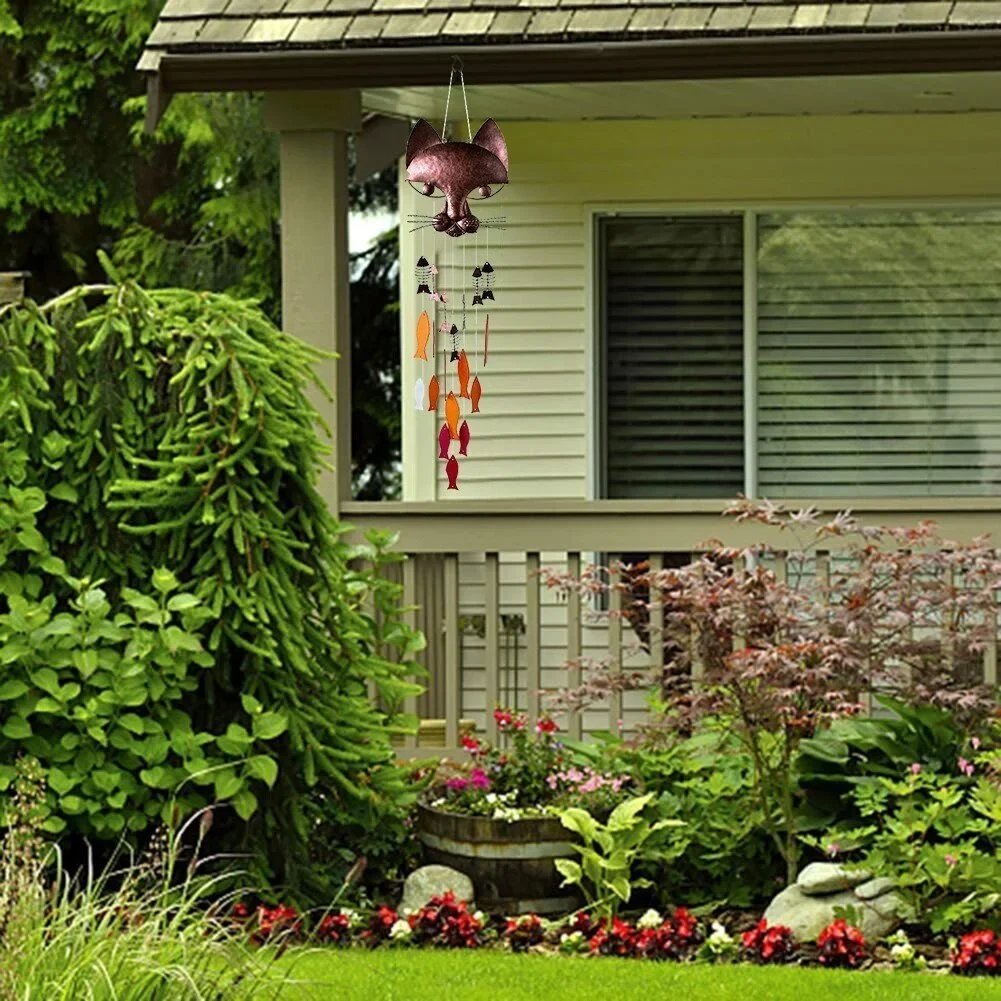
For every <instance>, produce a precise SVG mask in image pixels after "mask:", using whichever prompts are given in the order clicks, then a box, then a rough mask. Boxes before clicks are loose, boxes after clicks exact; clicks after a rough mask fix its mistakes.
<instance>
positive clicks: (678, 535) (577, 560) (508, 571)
mask: <svg viewBox="0 0 1001 1001" xmlns="http://www.w3.org/2000/svg"><path fill="white" fill-rule="evenodd" d="M786 503H787V506H789V507H793V506H798V505H797V504H796V502H786ZM802 506H809V502H803V504H802ZM845 507H851V508H852V510H853V512H854V513H855V514H856V515H857V516H858V517H859V518H860V519H861V520H862V521H863V522H864V523H866V524H882V525H908V524H914V523H916V522H918V521H920V520H923V519H929V518H930V519H932V520H934V521H935V522H937V523H938V525H939V527H940V530H941V534H942V536H943V537H945V538H949V539H956V540H960V541H965V540H969V539H972V538H974V537H976V536H980V535H983V534H991V535H993V536H994V537H995V538H996V539H1001V501H995V500H994V499H992V498H986V499H975V500H974V499H963V500H953V499H948V500H943V501H942V502H936V501H934V500H931V501H928V500H924V501H920V502H909V501H886V502H883V501H867V502H865V503H862V504H860V503H855V504H849V503H847V502H845V503H844V504H841V503H839V504H826V505H824V508H825V510H827V511H830V512H831V513H832V514H833V513H834V512H835V511H837V510H842V509H844V508H845ZM721 508H722V504H721V503H720V502H719V501H702V502H695V503H693V502H671V501H649V502H644V501H629V502H625V501H544V500H540V501H521V502H487V501H474V502H439V503H424V502H417V503H409V502H400V503H396V502H385V503H371V502H367V503H366V502H352V503H346V504H344V505H343V506H342V511H341V516H342V518H343V519H344V520H345V521H347V522H349V523H351V524H352V525H353V526H355V528H356V529H357V531H358V532H359V533H360V532H363V531H365V530H366V529H368V528H380V529H391V530H393V531H395V532H397V533H398V534H399V542H398V544H397V548H398V549H399V551H401V552H403V553H405V554H407V556H408V557H410V558H409V559H408V560H407V561H406V562H405V563H404V564H403V565H402V571H401V575H402V584H403V592H404V602H405V604H406V605H407V606H409V607H410V611H409V612H408V613H407V614H408V616H409V618H410V623H411V625H413V626H415V627H417V628H421V629H422V630H423V631H424V632H425V634H426V635H427V637H428V649H427V651H426V653H425V667H426V668H427V671H428V680H427V685H428V692H427V694H426V695H425V696H422V697H421V699H420V701H419V702H418V701H414V702H413V703H412V704H411V705H409V706H408V707H407V708H408V710H409V711H419V713H420V715H421V716H422V718H424V720H425V724H424V727H423V730H424V733H423V738H422V739H420V740H419V741H418V743H420V744H424V745H425V746H436V747H444V748H445V749H448V750H452V749H455V748H456V747H457V746H458V744H459V733H460V727H461V726H462V725H463V720H468V721H471V722H473V723H474V724H476V725H477V727H478V729H480V730H481V731H482V732H485V733H486V735H487V737H488V738H490V739H496V737H497V733H496V725H495V722H494V719H493V715H492V712H491V710H492V708H493V707H494V706H495V705H497V704H501V703H502V702H505V701H510V695H511V686H510V684H507V685H505V684H504V671H505V667H508V668H509V665H505V664H504V663H502V654H503V653H504V651H505V650H506V649H508V646H506V645H505V644H506V640H507V637H506V636H505V634H504V631H503V629H504V623H505V622H509V621H510V620H511V619H512V618H514V619H517V617H518V616H521V623H520V626H521V628H522V629H523V631H520V633H519V637H518V643H517V647H516V649H517V651H519V656H520V651H521V650H522V649H523V654H524V664H523V665H522V664H520V663H519V664H518V665H517V672H516V673H517V679H516V690H517V691H516V694H520V698H521V705H520V708H522V709H524V710H526V711H527V712H528V715H529V717H530V718H534V717H536V716H537V715H538V714H539V712H540V711H541V708H542V697H543V696H542V695H541V694H540V693H542V692H544V691H546V690H552V689H556V688H560V687H564V686H565V685H566V684H568V683H569V682H570V680H571V678H570V677H569V676H568V674H567V670H566V667H565V664H566V662H567V661H576V660H577V659H578V658H580V657H581V656H582V655H584V656H592V657H599V656H600V657H602V658H607V659H608V660H609V661H610V663H611V665H612V667H613V669H615V668H616V667H617V668H618V669H626V666H627V665H625V663H624V657H625V656H626V655H627V652H628V647H629V646H630V644H629V640H628V638H627V637H624V636H623V624H622V623H623V620H622V619H621V618H616V617H615V616H611V617H609V618H608V619H607V621H606V622H605V623H604V624H603V625H598V624H596V623H595V622H594V616H593V615H590V614H589V612H590V611H591V610H590V609H589V608H586V607H583V605H584V604H585V603H583V602H582V600H581V598H580V596H579V595H577V594H570V595H569V596H557V595H556V594H555V593H554V592H552V591H549V590H548V589H546V588H545V586H544V584H543V583H542V582H541V580H540V578H539V573H538V572H539V569H540V567H543V566H552V565H556V566H560V567H563V568H565V569H566V570H568V571H569V572H570V573H571V574H576V573H579V571H580V570H581V568H582V566H584V565H585V564H586V563H587V562H589V561H591V560H593V559H595V557H596V556H600V559H601V560H602V561H603V562H605V563H606V565H609V566H611V565H614V564H615V562H616V561H617V560H619V559H620V558H622V557H623V556H626V555H628V554H650V557H649V558H650V562H651V565H652V568H653V569H657V568H658V567H659V564H660V561H661V559H662V557H661V556H660V555H657V554H687V555H695V554H697V553H699V552H701V551H704V550H705V549H707V548H710V547H711V546H714V545H717V544H722V545H725V546H748V545H754V544H757V543H766V544H768V545H770V546H773V547H774V549H775V552H776V556H777V559H778V565H779V567H780V568H781V566H782V565H783V549H784V547H787V546H788V545H789V543H790V539H789V536H788V535H785V534H781V533H779V532H777V531H775V530H772V529H769V528H767V527H766V526H762V525H760V524H757V523H744V524H738V523H736V522H734V521H733V520H732V519H729V518H724V517H722V516H721V514H720V512H721ZM769 533H772V534H771V535H770V534H769ZM834 552H836V540H835V544H834V545H832V547H831V553H834ZM819 555H820V558H821V562H823V560H824V559H825V558H826V557H827V555H828V554H819ZM620 600H621V598H620V592H618V591H616V590H614V589H613V590H612V591H611V592H610V594H609V598H608V601H609V609H610V610H612V611H614V610H616V609H617V608H618V607H619V605H618V603H619V601H620ZM659 614H660V610H659V609H658V608H657V607H656V606H654V608H653V609H652V612H651V622H650V632H651V635H654V636H655V635H658V634H659V631H660V629H661V628H662V625H663V623H662V622H661V621H659V618H658V615H659ZM471 622H472V623H474V624H475V625H477V626H479V628H474V629H464V628H463V626H468V625H469V623H471ZM508 645H509V644H508ZM649 647H650V650H649V653H648V654H647V655H646V656H647V658H648V659H647V660H645V661H644V662H643V663H639V662H637V663H636V664H635V665H629V666H628V669H633V666H635V667H636V668H639V667H641V666H642V667H650V668H657V667H660V666H662V658H663V647H662V644H660V643H651V644H649ZM983 670H984V677H985V680H986V681H988V682H991V683H994V682H996V681H997V649H996V645H995V644H991V645H989V646H988V649H987V650H986V653H985V656H984V664H983ZM471 678H472V679H475V680H474V681H471V680H470V679H471ZM464 696H465V702H464ZM628 711H629V707H628V706H624V705H623V696H622V695H621V694H619V695H616V696H613V697H612V698H611V700H610V701H609V704H608V705H607V706H606V707H605V710H604V711H603V713H599V714H595V713H593V712H592V713H591V714H590V715H589V717H586V718H585V717H584V716H583V714H581V713H572V714H570V716H569V717H568V719H567V728H568V730H569V735H570V736H571V737H574V738H576V737H580V736H581V734H582V733H583V732H584V731H585V730H595V729H602V728H608V729H612V730H615V729H616V728H621V726H622V725H623V724H622V720H623V717H624V715H625V714H626V713H627V712H628ZM631 711H632V712H633V713H634V714H635V712H636V711H637V710H636V707H635V706H633V708H632V710H631ZM640 711H642V710H641V709H640Z"/></svg>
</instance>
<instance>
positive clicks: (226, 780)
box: [214, 769, 243, 801]
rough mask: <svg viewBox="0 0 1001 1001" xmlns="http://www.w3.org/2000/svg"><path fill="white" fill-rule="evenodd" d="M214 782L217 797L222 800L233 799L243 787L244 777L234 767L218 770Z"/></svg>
mask: <svg viewBox="0 0 1001 1001" xmlns="http://www.w3.org/2000/svg"><path fill="white" fill-rule="evenodd" d="M214 782H215V798H216V799H217V800H220V801H222V800H226V799H232V798H233V797H234V796H235V795H236V794H237V793H238V792H239V791H240V790H241V789H242V788H243V779H241V778H240V776H239V775H237V774H236V772H234V771H233V770H232V769H226V770H225V771H222V772H218V773H217V774H216V775H215V779H214Z"/></svg>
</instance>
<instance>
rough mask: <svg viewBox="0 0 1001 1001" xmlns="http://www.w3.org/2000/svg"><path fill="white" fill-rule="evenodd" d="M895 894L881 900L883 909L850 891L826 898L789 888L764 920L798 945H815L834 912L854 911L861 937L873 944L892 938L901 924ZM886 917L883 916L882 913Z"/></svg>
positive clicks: (769, 907)
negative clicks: (782, 929) (787, 932)
mask: <svg viewBox="0 0 1001 1001" xmlns="http://www.w3.org/2000/svg"><path fill="white" fill-rule="evenodd" d="M895 896H896V895H895V894H884V895H883V896H882V897H879V898H878V900H879V903H880V904H881V906H880V907H879V909H877V908H876V906H875V903H876V901H873V902H872V903H870V902H868V901H863V900H859V899H858V897H856V896H855V894H854V893H852V891H851V890H842V891H841V892H840V893H828V894H825V895H824V896H822V897H821V896H818V895H817V894H808V893H804V892H803V891H802V889H801V888H800V887H799V885H798V884H797V885H794V886H790V887H787V888H786V889H785V890H783V891H782V892H781V893H780V894H779V895H778V896H777V897H775V899H774V900H773V901H772V902H771V903H770V904H769V905H768V910H766V911H765V920H766V921H767V922H768V923H769V924H777V925H785V926H786V927H788V928H790V929H791V930H792V933H793V935H794V936H795V937H796V939H797V941H799V942H815V941H816V940H817V936H818V935H819V934H820V933H821V932H822V931H823V930H824V929H825V928H826V927H827V926H828V925H829V924H830V923H831V922H832V921H833V920H834V918H835V914H834V910H835V908H848V907H853V908H854V909H855V912H856V914H857V915H858V924H859V927H860V928H861V929H862V934H863V935H865V937H866V938H867V939H868V940H870V941H875V940H876V939H880V938H884V937H885V936H887V935H889V934H890V932H892V931H893V930H894V929H895V928H896V927H897V926H898V925H899V924H900V921H899V919H898V918H897V917H896V914H895V913H893V912H894V910H895V903H896V902H895ZM884 910H885V911H886V913H882V912H883V911H884Z"/></svg>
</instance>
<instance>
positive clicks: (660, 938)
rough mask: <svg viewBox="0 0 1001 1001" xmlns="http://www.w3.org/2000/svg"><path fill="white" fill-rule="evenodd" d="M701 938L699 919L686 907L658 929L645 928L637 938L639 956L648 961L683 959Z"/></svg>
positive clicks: (676, 912) (681, 908)
mask: <svg viewBox="0 0 1001 1001" xmlns="http://www.w3.org/2000/svg"><path fill="white" fill-rule="evenodd" d="M700 938H701V934H700V930H699V922H698V919H697V918H696V917H695V915H694V914H692V912H691V911H689V910H687V909H686V908H684V907H679V908H678V909H677V910H675V912H674V914H672V915H671V917H669V918H667V919H665V920H664V922H663V923H662V924H661V925H660V926H659V927H657V928H644V929H643V930H642V931H640V932H639V933H638V934H637V936H636V952H637V955H640V956H645V957H646V958H647V959H683V958H684V957H685V956H686V955H687V954H688V953H690V952H691V951H692V949H693V948H694V947H695V946H696V945H697V944H698V942H699V939H700Z"/></svg>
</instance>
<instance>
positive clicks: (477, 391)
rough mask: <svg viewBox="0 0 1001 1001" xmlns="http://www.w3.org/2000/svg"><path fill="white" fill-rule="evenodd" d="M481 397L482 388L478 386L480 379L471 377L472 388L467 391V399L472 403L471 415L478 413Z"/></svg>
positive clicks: (475, 376) (476, 376)
mask: <svg viewBox="0 0 1001 1001" xmlns="http://www.w3.org/2000/svg"><path fill="white" fill-rule="evenodd" d="M482 395H483V387H482V386H481V385H480V377H479V376H478V375H474V376H473V388H472V389H471V390H470V391H469V398H470V399H471V400H472V401H473V413H474V414H478V413H479V412H480V397H481V396H482Z"/></svg>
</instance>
